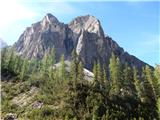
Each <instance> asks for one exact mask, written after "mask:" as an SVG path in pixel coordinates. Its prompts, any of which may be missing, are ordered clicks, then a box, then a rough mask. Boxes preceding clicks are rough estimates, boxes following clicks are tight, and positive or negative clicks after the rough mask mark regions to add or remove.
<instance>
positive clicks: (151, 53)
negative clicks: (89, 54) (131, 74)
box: [0, 0, 160, 66]
mask: <svg viewBox="0 0 160 120" xmlns="http://www.w3.org/2000/svg"><path fill="white" fill-rule="evenodd" d="M57 1H58V0H57ZM8 2H9V3H10V4H9V3H8ZM159 5H160V2H149V1H148V2H143V1H140V2H136V1H124V2H118V1H116V2H111V1H110V2H108V1H105V0H102V1H101V2H98V1H96V0H94V1H93V0H90V1H88V2H80V1H79V2H75V1H74V0H70V1H69V2H68V1H67V0H63V1H61V2H55V1H54V2H53V0H39V2H35V1H32V0H28V1H27V2H26V1H25V0H12V1H9V0H3V1H1V2H0V15H1V16H0V17H1V18H0V26H1V27H0V38H2V39H3V40H4V41H6V42H7V43H8V44H10V45H11V44H13V43H14V42H16V41H17V40H18V38H19V36H20V35H21V34H22V33H23V31H24V30H25V28H26V27H28V26H31V24H32V23H35V22H37V21H40V20H41V19H42V18H43V17H44V15H45V14H46V13H52V14H53V15H54V16H56V17H57V18H58V19H59V21H61V22H64V23H69V22H70V21H71V20H72V19H73V18H75V17H77V16H80V15H86V14H90V15H93V16H95V17H96V18H98V19H99V20H100V21H101V25H102V27H103V29H104V32H105V34H107V35H109V36H111V37H112V38H113V39H114V40H115V41H116V42H117V43H118V44H119V45H120V46H121V47H123V48H124V50H125V51H127V52H129V53H130V54H132V55H135V56H136V57H138V58H140V59H141V60H143V61H144V62H147V63H149V64H150V65H153V66H154V65H155V64H156V63H157V64H160V34H159V28H160V24H159V23H160V19H159V17H160V10H159ZM8 8H10V9H8Z"/></svg>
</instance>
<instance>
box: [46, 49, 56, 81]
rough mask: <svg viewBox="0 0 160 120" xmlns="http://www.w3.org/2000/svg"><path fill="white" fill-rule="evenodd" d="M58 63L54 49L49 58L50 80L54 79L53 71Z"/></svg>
mask: <svg viewBox="0 0 160 120" xmlns="http://www.w3.org/2000/svg"><path fill="white" fill-rule="evenodd" d="M55 63H56V52H55V49H54V48H53V49H52V50H51V54H50V56H49V65H48V67H49V77H50V79H52V78H53V73H54V71H53V65H54V64H55Z"/></svg>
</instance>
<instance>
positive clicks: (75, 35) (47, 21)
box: [15, 14, 146, 70]
mask: <svg viewBox="0 0 160 120" xmlns="http://www.w3.org/2000/svg"><path fill="white" fill-rule="evenodd" d="M15 47H16V50H17V52H18V53H19V54H21V55H22V56H25V57H27V58H28V59H31V58H39V59H41V58H42V57H43V55H44V54H45V53H46V52H49V51H50V50H51V49H52V48H53V47H54V48H55V50H56V59H57V61H58V60H59V58H60V56H61V55H62V54H64V55H65V58H66V59H70V56H71V52H72V50H73V49H75V50H76V52H77V54H78V55H79V59H81V61H82V62H83V63H84V66H85V67H86V68H87V69H89V70H91V69H92V67H93V63H94V61H95V60H99V61H100V63H101V65H102V64H103V65H105V66H106V67H107V66H108V64H109V58H110V56H111V53H112V52H114V53H115V54H116V55H117V56H118V57H119V58H120V61H121V62H122V63H125V62H128V63H129V65H131V66H136V67H137V68H139V69H140V68H142V66H144V65H146V63H144V62H142V61H141V60H139V59H138V58H136V57H134V56H132V55H129V54H128V53H127V52H125V51H124V50H123V48H121V47H119V45H118V44H117V43H116V42H115V41H113V40H112V38H110V37H108V36H105V35H104V32H103V29H102V27H101V23H100V21H99V20H98V19H96V18H95V17H94V16H90V15H86V16H80V17H77V18H75V19H73V20H72V21H71V22H70V23H69V24H64V23H61V22H60V21H58V19H57V18H56V17H55V16H53V15H52V14H47V15H46V16H45V17H44V18H43V19H42V21H40V22H37V23H34V24H32V26H31V27H28V28H26V30H25V31H24V32H23V34H22V35H21V36H20V38H19V40H18V41H17V42H16V43H15Z"/></svg>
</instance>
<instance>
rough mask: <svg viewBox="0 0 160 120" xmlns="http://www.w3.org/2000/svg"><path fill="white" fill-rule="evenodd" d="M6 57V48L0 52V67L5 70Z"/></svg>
mask: <svg viewBox="0 0 160 120" xmlns="http://www.w3.org/2000/svg"><path fill="white" fill-rule="evenodd" d="M6 55H7V48H3V49H2V52H1V67H2V69H3V68H6Z"/></svg>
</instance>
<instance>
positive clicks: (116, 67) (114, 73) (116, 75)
mask: <svg viewBox="0 0 160 120" xmlns="http://www.w3.org/2000/svg"><path fill="white" fill-rule="evenodd" d="M109 68H110V79H111V90H110V94H111V95H119V93H120V89H121V64H120V60H119V58H116V57H115V55H114V54H113V53H112V56H111V59H110V64H109Z"/></svg>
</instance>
